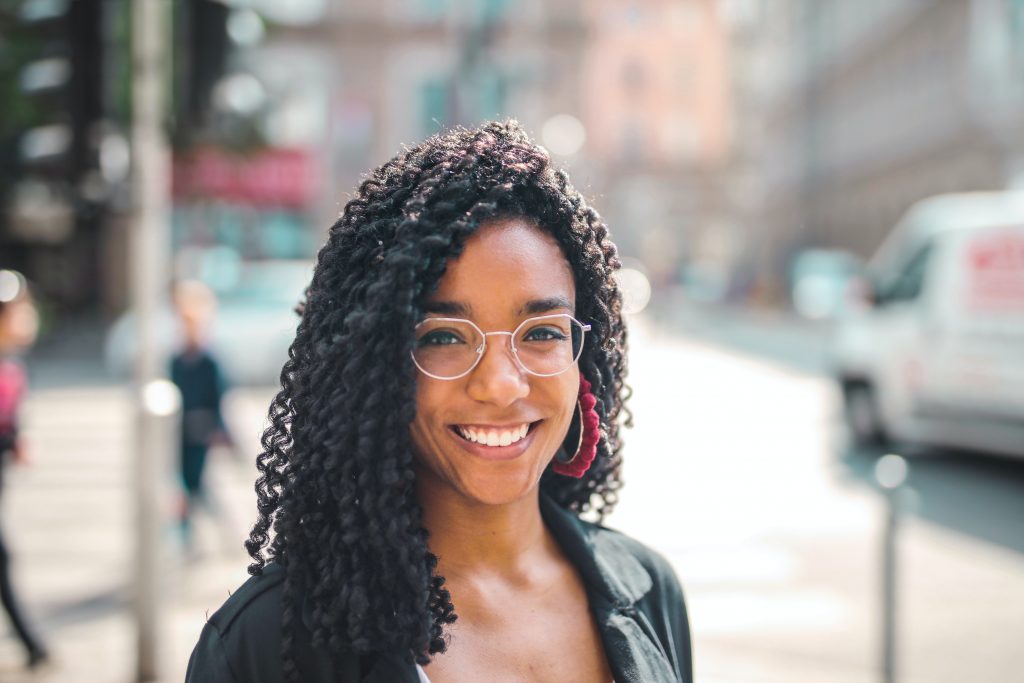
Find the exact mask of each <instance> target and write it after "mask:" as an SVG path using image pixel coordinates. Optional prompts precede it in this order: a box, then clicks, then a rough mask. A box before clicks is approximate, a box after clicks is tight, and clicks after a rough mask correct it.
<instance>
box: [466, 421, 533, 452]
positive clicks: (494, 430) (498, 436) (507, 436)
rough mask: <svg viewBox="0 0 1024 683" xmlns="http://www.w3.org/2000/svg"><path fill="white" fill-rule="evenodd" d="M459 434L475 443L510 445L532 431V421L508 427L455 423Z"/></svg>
mask: <svg viewBox="0 0 1024 683" xmlns="http://www.w3.org/2000/svg"><path fill="white" fill-rule="evenodd" d="M454 429H455V431H456V432H458V434H459V436H461V437H462V438H463V439H466V440H467V441H472V442H473V443H478V444H483V445H485V446H509V445H511V444H514V443H516V442H517V441H519V440H520V439H523V438H525V437H526V433H527V432H528V431H530V423H529V422H524V423H523V424H521V425H518V426H516V425H512V426H508V427H484V426H478V425H455V426H454Z"/></svg>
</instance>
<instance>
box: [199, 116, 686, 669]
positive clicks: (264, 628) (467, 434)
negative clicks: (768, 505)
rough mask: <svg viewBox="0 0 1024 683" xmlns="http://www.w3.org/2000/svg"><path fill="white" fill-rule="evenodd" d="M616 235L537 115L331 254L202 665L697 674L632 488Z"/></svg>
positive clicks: (382, 205)
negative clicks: (623, 492)
mask: <svg viewBox="0 0 1024 683" xmlns="http://www.w3.org/2000/svg"><path fill="white" fill-rule="evenodd" d="M618 265H619V264H618V260H617V257H616V252H615V246H614V245H613V244H612V243H611V242H610V241H609V240H608V232H607V229H606V228H605V226H604V224H603V223H602V222H601V219H600V217H599V216H598V215H597V213H596V212H595V211H594V210H593V209H591V208H589V207H588V206H587V204H586V203H585V202H584V200H583V198H582V197H581V196H580V194H579V193H578V192H576V190H574V189H573V188H572V187H571V186H570V185H569V183H568V179H567V177H566V175H565V174H564V172H561V171H557V170H555V169H554V168H553V167H552V166H551V164H550V160H549V158H548V154H547V152H546V151H545V150H544V149H543V148H540V147H538V146H536V145H535V144H533V143H532V142H531V141H530V140H529V139H528V138H527V136H526V135H525V134H524V133H523V132H522V130H521V129H520V128H519V126H518V124H516V123H515V122H508V123H500V124H499V123H492V124H489V125H486V126H484V127H482V128H480V129H478V130H476V131H465V130H458V131H455V132H451V133H448V134H445V135H439V136H435V137H432V138H430V139H428V140H427V141H426V142H424V143H423V144H421V145H419V146H417V147H414V148H412V149H410V150H408V151H406V152H404V153H403V154H400V155H399V156H397V157H395V158H394V159H392V160H391V161H389V162H388V163H387V164H385V165H384V166H382V167H381V168H379V169H377V170H376V171H375V172H374V173H373V174H372V175H371V177H370V178H368V179H367V180H366V181H365V182H363V184H362V186H361V187H360V189H359V192H358V193H357V195H356V197H355V198H354V199H353V200H352V201H350V202H349V204H348V205H347V206H346V208H345V211H344V213H343V214H342V216H341V218H340V219H339V220H338V222H337V223H336V224H335V225H334V226H333V228H332V229H331V231H330V234H329V236H328V240H327V244H326V245H325V246H324V248H323V249H322V250H321V252H320V255H319V259H318V263H317V267H316V271H315V272H314V274H313V281H312V283H311V284H310V287H309V289H308V291H307V298H306V302H305V304H304V306H303V307H302V320H301V322H300V323H299V327H298V332H297V335H296V339H295V342H294V343H293V345H292V347H291V351H290V358H289V360H288V362H287V363H286V364H285V367H284V369H283V371H282V375H281V377H282V389H281V391H280V392H279V393H278V395H277V397H276V398H275V400H274V402H273V404H272V406H271V409H270V420H271V425H270V427H269V428H268V429H267V431H266V432H265V434H264V438H263V445H264V449H265V450H264V452H263V453H262V454H261V455H260V456H259V459H258V467H259V469H260V472H261V473H262V474H261V477H260V478H259V480H258V482H257V493H258V496H259V503H258V507H259V519H258V521H257V522H256V525H255V527H254V529H253V531H252V533H251V534H250V537H249V540H248V542H247V547H248V550H249V552H250V554H251V555H252V557H253V560H254V562H253V564H252V565H251V566H250V568H249V569H250V573H252V574H253V575H254V576H253V578H251V579H250V580H249V581H248V582H247V583H246V584H245V585H244V586H243V587H242V588H241V589H239V590H238V591H237V592H235V593H234V594H233V595H232V597H231V598H230V599H229V600H228V601H227V603H225V605H224V606H223V607H222V608H221V609H220V610H219V611H218V612H217V613H216V614H215V615H213V616H212V617H211V618H210V620H209V623H208V624H207V626H206V628H205V629H204V631H203V635H202V636H201V638H200V642H199V644H198V645H197V646H196V649H195V652H194V653H193V655H192V659H191V661H190V664H189V674H188V681H190V682H192V683H200V682H203V683H205V682H206V681H239V682H241V681H247V682H248V681H259V682H262V681H316V682H319V681H324V682H326V681H379V682H381V683H383V682H388V683H393V682H408V683H416V681H417V680H419V681H427V680H429V681H431V683H444V682H446V681H473V682H477V681H558V682H559V683H563V682H565V681H602V682H605V681H612V680H614V681H616V682H617V683H628V682H632V681H644V682H645V683H651V682H656V683H657V682H661V681H684V682H688V681H690V680H691V662H690V640H689V628H688V623H687V618H686V612H685V608H684V605H683V598H682V594H681V592H680V589H679V586H678V583H677V582H676V579H675V577H674V575H673V574H672V571H671V569H670V568H669V567H668V565H667V563H666V562H665V561H664V560H663V559H661V558H660V557H659V556H657V555H655V554H654V553H652V552H651V551H649V550H647V549H646V548H644V547H643V546H641V545H640V544H638V543H636V542H635V541H632V540H630V539H628V538H626V537H624V536H622V535H621V534H618V533H615V532H612V531H610V530H607V529H604V528H603V527H600V526H597V525H593V524H589V523H586V522H583V521H581V520H580V518H579V515H580V514H581V513H584V512H590V513H592V514H593V515H595V516H597V517H598V518H603V517H604V515H606V514H607V513H608V512H610V511H611V509H612V507H613V506H614V504H615V501H616V497H617V491H618V489H619V487H620V479H619V470H620V464H621V458H620V455H619V449H620V443H619V434H618V432H619V428H618V420H619V417H620V413H621V411H622V402H623V398H624V394H625V392H626V389H625V385H624V384H623V376H624V374H625V367H626V362H625V356H624V354H625V350H626V333H625V329H624V327H623V324H622V319H621V303H620V302H621V297H620V295H619V292H618V290H617V288H616V285H615V281H614V280H613V278H612V272H613V270H614V269H615V268H617V267H618Z"/></svg>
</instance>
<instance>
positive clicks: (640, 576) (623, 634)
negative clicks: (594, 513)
mask: <svg viewBox="0 0 1024 683" xmlns="http://www.w3.org/2000/svg"><path fill="white" fill-rule="evenodd" d="M541 512H542V514H543V516H544V521H545V522H546V523H547V525H548V528H549V529H550V530H551V533H552V534H554V536H555V538H556V539H557V541H558V543H559V545H560V546H561V548H562V550H563V551H565V553H566V554H567V555H568V556H569V559H570V560H571V561H572V563H573V565H574V566H575V567H576V569H577V570H578V571H579V572H580V575H581V576H582V577H583V582H584V583H585V584H586V588H587V593H588V596H589V599H590V605H591V611H592V612H593V613H594V616H595V618H596V620H597V625H598V628H600V630H601V639H602V641H603V643H604V647H605V654H606V655H607V656H608V663H609V664H610V665H611V668H612V673H613V674H614V676H615V681H616V683H634V682H635V683H641V682H642V683H672V682H673V681H678V678H677V676H676V673H675V669H674V668H673V666H672V664H671V662H670V661H669V659H668V657H667V656H666V654H665V651H664V649H663V648H662V646H661V643H660V642H659V641H658V638H657V636H656V635H655V633H654V629H653V628H652V627H651V625H650V623H649V622H648V620H647V618H646V617H645V616H644V614H643V613H642V612H641V611H639V610H638V609H637V603H638V602H639V601H640V600H641V599H643V597H644V596H645V595H647V593H648V592H650V590H651V588H652V586H653V582H652V580H651V575H650V574H649V573H648V572H647V570H646V569H645V568H644V566H643V565H642V564H640V562H639V560H637V559H636V557H635V556H634V553H633V552H632V550H631V549H630V548H629V547H628V546H627V545H626V542H625V541H624V540H623V539H622V537H620V536H619V535H618V534H615V533H612V532H610V531H608V530H606V529H603V528H601V527H599V526H596V525H590V524H586V523H584V522H582V521H581V520H580V519H579V518H578V517H576V516H575V515H573V514H571V513H569V512H567V511H566V510H564V509H563V508H561V507H560V506H559V505H558V504H557V503H555V502H554V501H552V500H551V499H550V498H548V497H547V496H544V495H542V496H541Z"/></svg>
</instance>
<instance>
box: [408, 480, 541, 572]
mask: <svg viewBox="0 0 1024 683" xmlns="http://www.w3.org/2000/svg"><path fill="white" fill-rule="evenodd" d="M423 488H424V487H420V490H419V496H420V502H421V505H422V507H423V523H424V526H425V527H426V528H427V530H428V531H429V532H430V538H429V540H428V544H429V546H430V550H431V552H433V553H434V554H435V555H437V556H438V558H439V564H440V573H441V574H445V575H448V574H451V575H454V576H460V575H461V576H471V575H472V576H484V575H492V576H494V575H505V576H507V577H509V578H513V577H515V576H516V575H525V574H529V573H530V572H529V568H530V567H533V566H536V562H537V561H538V560H539V559H540V558H541V557H543V556H544V555H545V554H547V553H549V552H550V549H551V548H550V546H551V544H552V543H553V541H552V540H551V539H550V538H549V536H548V532H547V529H546V528H545V527H544V521H543V520H542V519H541V515H540V499H539V488H535V489H534V490H533V491H532V492H531V493H530V494H529V495H527V496H525V497H523V498H522V499H520V500H516V501H513V502H511V503H505V504H501V505H487V504H483V503H478V502H474V501H469V500H467V499H465V498H463V497H461V496H459V495H457V494H454V493H451V492H446V494H442V495H428V494H427V492H426V491H424V490H423Z"/></svg>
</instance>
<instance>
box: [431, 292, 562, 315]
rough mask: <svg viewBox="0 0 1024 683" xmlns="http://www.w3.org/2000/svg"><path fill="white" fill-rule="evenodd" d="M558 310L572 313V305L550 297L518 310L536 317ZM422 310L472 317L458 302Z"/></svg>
mask: <svg viewBox="0 0 1024 683" xmlns="http://www.w3.org/2000/svg"><path fill="white" fill-rule="evenodd" d="M558 308H564V309H566V310H568V311H572V310H573V307H572V303H571V302H570V301H569V299H568V298H566V297H564V296H550V297H547V298H544V299H531V300H530V301H527V302H526V303H525V304H523V306H522V307H521V308H520V309H519V315H536V314H538V313H547V312H548V311H553V310H555V309H558ZM424 310H425V311H426V312H427V313H433V314H434V315H446V316H452V317H456V316H458V317H462V318H469V317H471V315H472V309H471V308H470V307H469V306H467V305H466V304H464V303H462V302H459V301H428V302H427V303H426V304H425V305H424Z"/></svg>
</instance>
